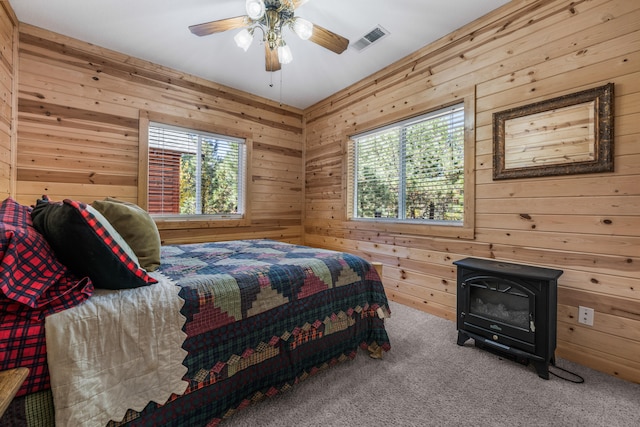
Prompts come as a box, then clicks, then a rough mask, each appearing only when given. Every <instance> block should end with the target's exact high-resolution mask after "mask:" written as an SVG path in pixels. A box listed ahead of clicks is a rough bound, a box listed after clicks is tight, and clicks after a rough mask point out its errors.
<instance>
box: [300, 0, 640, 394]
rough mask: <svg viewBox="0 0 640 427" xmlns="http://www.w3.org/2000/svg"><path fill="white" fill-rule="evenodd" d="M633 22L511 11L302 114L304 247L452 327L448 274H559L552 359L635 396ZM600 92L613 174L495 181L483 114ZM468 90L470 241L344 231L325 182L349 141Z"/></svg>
mask: <svg viewBox="0 0 640 427" xmlns="http://www.w3.org/2000/svg"><path fill="white" fill-rule="evenodd" d="M638 22H640V4H636V3H634V2H620V1H616V0H593V1H584V0H583V1H575V2H565V1H560V0H541V1H525V0H522V1H512V2H510V3H508V4H507V5H505V6H504V7H502V8H500V9H497V10H496V11H494V12H492V13H490V14H488V15H486V16H485V17H483V18H481V19H479V20H477V21H474V22H472V23H470V24H468V25H466V26H464V27H463V28H461V29H460V30H457V31H455V32H453V33H452V34H449V35H447V36H445V37H443V38H442V39H440V40H438V41H436V42H435V43H432V44H430V45H428V46H425V47H424V48H423V49H421V50H419V51H417V52H416V53H414V54H412V55H409V56H408V57H406V58H404V59H402V60H400V61H398V62H397V63H395V64H392V65H391V66H389V67H386V68H385V69H383V70H381V71H380V72H378V73H375V74H374V75H372V76H370V77H369V78H367V79H364V80H363V81H361V82H358V83H356V84H354V85H352V86H350V87H348V88H346V89H345V90H343V91H340V92H338V93H336V94H335V95H334V96H332V97H329V98H327V99H326V100H324V101H322V102H320V103H318V104H317V105H315V106H312V107H310V108H308V109H307V110H306V111H305V120H306V123H307V126H306V129H305V131H306V145H307V156H306V163H305V164H306V198H305V214H306V219H305V223H304V229H305V242H307V243H309V244H312V245H316V246H321V247H327V248H331V249H338V250H348V251H351V252H354V253H358V254H361V255H362V256H364V257H365V258H367V259H369V260H372V261H380V262H382V263H383V264H384V267H385V268H384V270H383V271H384V273H383V280H384V282H385V286H386V287H387V290H388V294H389V295H390V297H391V298H392V299H394V300H396V301H398V302H401V303H403V304H407V305H411V306H413V307H416V308H419V309H422V310H425V311H429V312H432V313H435V314H437V315H439V316H442V317H445V318H450V319H453V318H454V315H455V299H454V298H452V297H453V295H454V294H455V288H454V286H455V277H454V272H455V270H454V269H453V268H452V266H451V262H452V261H455V260H457V259H460V258H463V257H466V256H475V257H481V258H492V259H500V260H505V261H510V262H516V263H518V262H519V263H524V264H530V265H539V266H547V267H550V268H558V269H562V270H564V274H563V275H562V276H561V277H560V280H559V298H560V305H559V308H558V312H559V315H560V319H561V320H560V322H559V326H558V327H559V343H558V355H559V356H560V357H567V358H569V359H570V360H574V361H577V362H578V363H583V364H585V365H588V366H591V367H593V368H595V369H600V370H602V371H603V372H607V373H610V374H612V375H617V376H620V377H621V378H624V379H627V380H630V381H634V382H640V369H639V368H640V365H639V364H638V360H637V356H635V354H640V351H639V350H638V346H639V345H640V340H639V339H638V338H639V337H638V333H637V330H636V329H634V328H637V326H638V325H637V321H638V319H637V318H636V316H637V313H639V312H640V298H639V297H638V291H639V289H640V288H639V286H640V284H639V280H640V249H639V248H640V222H639V221H640V216H639V215H638V212H640V194H639V191H640V190H639V187H638V186H637V184H636V182H637V181H638V179H639V178H640V168H639V166H640V163H639V162H640V160H639V158H640V156H639V153H638V151H639V150H640V146H639V145H638V144H637V143H636V142H637V140H638V137H639V136H640V112H639V111H638V109H639V105H640V101H639V100H638V92H640V87H638V85H637V81H638V77H639V76H638V73H639V72H640V37H638V35H639V34H640V27H638ZM608 82H613V83H614V84H615V100H614V104H615V105H614V111H615V118H614V123H615V127H614V134H615V141H614V156H615V171H614V172H611V173H601V174H585V175H570V176H556V177H541V178H527V179H515V180H504V181H500V182H499V183H497V182H494V181H493V177H492V167H493V166H492V161H493V159H492V155H493V136H492V116H493V113H495V112H498V111H502V110H505V109H508V108H512V107H515V106H523V105H527V104H529V103H533V102H536V101H540V100H545V99H550V98H552V97H556V96H560V95H564V94H569V93H573V92H577V91H579V90H583V89H587V88H591V87H595V86H599V85H602V84H605V83H608ZM469 86H472V87H474V88H475V93H476V102H475V108H476V111H475V117H474V118H475V126H474V127H475V145H476V146H475V149H476V154H475V158H474V159H472V160H473V161H472V162H471V166H470V167H471V168H473V167H475V200H474V206H472V207H473V208H474V210H475V219H476V224H475V232H476V234H475V239H472V240H464V239H457V238H454V237H453V236H451V237H450V238H447V237H438V238H435V237H429V236H421V235H420V232H419V229H416V234H413V233H412V232H410V231H406V230H402V229H401V228H397V227H394V226H393V225H391V224H381V223H375V222H369V223H365V222H357V221H349V220H348V219H347V218H346V212H345V209H344V208H345V197H346V196H345V193H344V191H345V189H346V187H345V183H344V179H343V180H338V179H336V178H335V176H334V175H335V173H338V171H340V170H341V169H344V161H343V160H344V158H345V157H344V143H345V141H346V140H347V138H348V137H349V135H350V134H352V133H354V132H355V130H361V129H363V128H370V127H374V126H376V125H382V124H385V123H389V122H390V121H393V120H396V119H398V118H404V117H409V116H412V115H415V114H416V113H417V112H418V111H417V110H419V109H423V108H426V107H429V106H430V105H432V104H433V105H438V104H440V103H443V102H451V100H452V99H455V97H456V94H458V93H460V91H461V90H464V88H465V87H469ZM417 227H419V226H417ZM452 282H453V283H452ZM578 305H585V306H589V307H593V308H595V310H596V316H595V317H596V324H594V326H593V327H587V326H584V325H577V322H576V319H575V318H572V317H570V315H571V316H574V317H575V315H576V314H577V309H578ZM573 313H575V314H573ZM599 315H600V316H599ZM634 352H635V353H634Z"/></svg>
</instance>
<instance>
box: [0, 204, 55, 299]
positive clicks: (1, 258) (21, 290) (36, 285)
mask: <svg viewBox="0 0 640 427" xmlns="http://www.w3.org/2000/svg"><path fill="white" fill-rule="evenodd" d="M30 212H31V208H29V207H28V206H23V205H20V204H18V203H17V202H16V201H15V200H13V199H11V198H8V199H6V200H5V201H3V202H2V204H1V205H0V278H1V279H2V281H1V282H0V290H1V291H2V293H3V294H4V295H5V296H6V297H7V298H8V299H11V300H14V301H16V302H19V303H21V304H24V305H26V306H29V307H31V308H36V307H38V306H42V305H43V303H46V302H44V301H38V298H39V297H40V296H41V295H42V294H43V293H44V292H45V291H46V290H47V289H48V288H49V287H50V286H52V285H54V284H56V283H57V282H58V281H59V280H61V279H62V278H63V277H65V275H67V268H66V267H65V266H64V265H63V264H61V263H60V262H59V261H58V260H57V259H56V257H55V254H54V252H53V251H52V250H51V247H50V246H49V244H48V243H47V241H46V240H45V238H44V237H43V236H42V235H41V234H40V233H39V232H38V231H37V230H36V229H35V228H34V227H33V223H32V222H31V216H30Z"/></svg>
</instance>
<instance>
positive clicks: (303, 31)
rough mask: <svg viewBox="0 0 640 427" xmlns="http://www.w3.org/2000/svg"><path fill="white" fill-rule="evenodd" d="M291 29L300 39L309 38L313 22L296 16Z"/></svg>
mask: <svg viewBox="0 0 640 427" xmlns="http://www.w3.org/2000/svg"><path fill="white" fill-rule="evenodd" d="M293 31H294V32H295V33H296V34H297V35H298V37H300V38H301V39H302V40H309V37H311V35H312V34H313V24H312V23H311V22H309V21H307V20H306V19H303V18H298V17H296V18H295V21H293Z"/></svg>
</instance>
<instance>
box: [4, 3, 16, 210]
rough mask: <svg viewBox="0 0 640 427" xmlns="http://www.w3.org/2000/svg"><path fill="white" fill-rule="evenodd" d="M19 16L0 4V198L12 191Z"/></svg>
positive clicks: (7, 5) (10, 193) (7, 4)
mask: <svg viewBox="0 0 640 427" xmlns="http://www.w3.org/2000/svg"><path fill="white" fill-rule="evenodd" d="M17 41H18V19H17V18H16V15H15V14H14V12H13V9H12V8H11V6H10V5H9V3H8V2H4V1H3V2H2V3H1V4H0V199H2V200H4V199H5V198H7V197H8V196H12V195H13V194H14V191H15V188H14V184H15V176H14V175H15V168H14V167H12V165H13V164H14V163H15V159H14V158H13V156H14V155H15V144H16V132H15V127H16V126H15V124H16V120H15V114H16V111H17V109H16V106H15V103H16V99H17V98H16V81H17V79H16V78H15V75H16V73H17V63H18V61H17V60H16V58H17V57H18V42H17Z"/></svg>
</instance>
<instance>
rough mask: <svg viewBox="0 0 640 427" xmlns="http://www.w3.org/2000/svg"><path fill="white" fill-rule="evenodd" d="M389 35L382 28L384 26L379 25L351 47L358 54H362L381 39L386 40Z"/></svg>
mask: <svg viewBox="0 0 640 427" xmlns="http://www.w3.org/2000/svg"><path fill="white" fill-rule="evenodd" d="M388 35H389V32H388V31H387V30H385V29H384V28H382V26H380V25H378V26H377V27H375V28H374V29H373V30H371V31H369V32H368V33H367V34H365V35H364V36H362V38H361V39H360V40H358V41H356V42H355V43H353V44H352V45H351V47H353V48H354V49H355V50H357V51H358V52H362V51H363V50H364V49H366V48H368V47H369V46H371V45H372V44H374V43H375V42H377V41H379V40H380V39H383V38H385V37H386V36H388Z"/></svg>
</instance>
